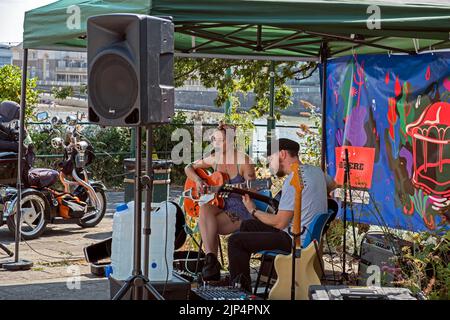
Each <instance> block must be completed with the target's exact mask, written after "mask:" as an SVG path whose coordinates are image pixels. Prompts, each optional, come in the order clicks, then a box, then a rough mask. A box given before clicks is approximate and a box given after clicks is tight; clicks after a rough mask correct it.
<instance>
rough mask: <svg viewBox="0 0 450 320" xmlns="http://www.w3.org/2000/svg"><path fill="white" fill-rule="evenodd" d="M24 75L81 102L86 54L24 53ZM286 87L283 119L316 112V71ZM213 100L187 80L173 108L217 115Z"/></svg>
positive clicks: (18, 57)
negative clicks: (288, 98) (288, 99)
mask: <svg viewBox="0 0 450 320" xmlns="http://www.w3.org/2000/svg"><path fill="white" fill-rule="evenodd" d="M11 51H12V55H13V58H12V59H13V64H14V65H16V66H19V67H21V66H22V55H23V50H22V45H21V44H20V45H17V46H15V47H12V48H11ZM28 71H29V76H30V77H37V78H38V81H37V87H38V89H39V90H40V91H42V92H46V93H50V92H51V90H52V88H53V87H65V86H71V87H73V88H74V92H75V96H76V97H77V98H81V99H85V98H86V97H87V96H86V92H85V90H83V87H85V86H86V84H87V54H86V52H74V51H49V50H33V49H30V50H29V51H28ZM287 84H288V85H290V86H291V87H292V91H293V96H292V102H293V103H292V106H291V107H290V108H288V109H287V110H283V112H282V113H283V115H289V116H299V115H300V114H301V113H302V112H305V111H308V110H306V109H305V107H304V106H303V105H302V104H301V103H300V100H306V101H308V102H310V103H311V104H313V105H314V106H316V107H317V110H318V111H320V106H321V100H320V84H319V72H318V71H317V70H316V71H315V72H314V73H313V74H312V76H311V77H309V78H308V79H304V80H301V81H298V80H295V79H292V80H289V81H288V83H287ZM238 96H239V100H240V106H241V110H249V109H250V108H251V107H252V106H253V105H254V103H255V96H254V94H253V93H249V94H247V95H244V94H238ZM216 97H217V90H216V89H215V88H205V87H204V86H203V85H202V84H201V83H200V81H198V80H188V81H186V83H185V84H184V86H182V87H179V88H177V89H176V90H175V108H177V109H183V110H203V111H210V112H221V111H222V109H220V108H217V107H216V106H215V104H214V100H215V99H216Z"/></svg>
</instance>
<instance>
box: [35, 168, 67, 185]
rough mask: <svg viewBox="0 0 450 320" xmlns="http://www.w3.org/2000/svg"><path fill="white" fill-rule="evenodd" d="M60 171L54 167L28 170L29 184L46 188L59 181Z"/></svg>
mask: <svg viewBox="0 0 450 320" xmlns="http://www.w3.org/2000/svg"><path fill="white" fill-rule="evenodd" d="M58 177H59V172H58V171H56V170H52V169H45V168H35V169H31V170H30V171H29V172H28V184H29V185H30V186H32V187H37V188H45V187H50V186H52V185H54V184H55V183H56V182H57V181H58Z"/></svg>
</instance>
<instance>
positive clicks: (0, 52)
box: [0, 43, 13, 68]
mask: <svg viewBox="0 0 450 320" xmlns="http://www.w3.org/2000/svg"><path fill="white" fill-rule="evenodd" d="M12 59H13V54H12V50H11V46H10V45H9V44H1V43H0V68H1V67H3V66H4V65H7V64H12Z"/></svg>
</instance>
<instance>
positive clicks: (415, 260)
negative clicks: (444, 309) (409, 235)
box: [394, 230, 450, 300]
mask: <svg viewBox="0 0 450 320" xmlns="http://www.w3.org/2000/svg"><path fill="white" fill-rule="evenodd" d="M413 240H414V246H413V248H415V249H416V250H414V251H412V250H411V249H410V248H408V247H405V248H403V255H401V257H400V258H399V259H398V261H397V262H398V264H399V267H400V268H399V269H397V270H394V272H397V278H398V281H397V284H398V285H401V286H403V287H407V288H409V289H410V290H411V291H412V292H413V293H417V292H420V291H422V292H423V293H424V294H425V296H426V297H427V298H428V299H433V300H435V299H439V300H449V299H450V230H447V231H446V232H445V233H444V234H439V233H435V234H432V233H428V232H422V233H420V234H417V235H416V236H415V237H414V239H413Z"/></svg>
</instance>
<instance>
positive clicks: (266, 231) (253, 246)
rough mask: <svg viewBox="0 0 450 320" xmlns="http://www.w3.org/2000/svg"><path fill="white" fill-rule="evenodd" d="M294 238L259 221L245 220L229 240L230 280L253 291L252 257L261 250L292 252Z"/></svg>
mask: <svg viewBox="0 0 450 320" xmlns="http://www.w3.org/2000/svg"><path fill="white" fill-rule="evenodd" d="M291 239H292V238H291V237H290V236H289V235H288V234H287V233H286V232H284V231H281V230H279V229H276V228H274V227H271V226H268V225H266V224H264V223H262V222H261V221H259V220H255V219H250V220H244V221H242V223H241V227H240V229H239V231H238V232H235V233H234V234H232V235H231V236H230V237H229V239H228V259H229V268H230V280H231V281H232V283H233V282H234V283H236V282H240V284H241V286H242V288H243V289H245V290H247V291H251V278H250V257H251V255H252V253H256V252H258V251H261V250H283V251H287V252H289V251H290V250H291V244H292V240H291Z"/></svg>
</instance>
